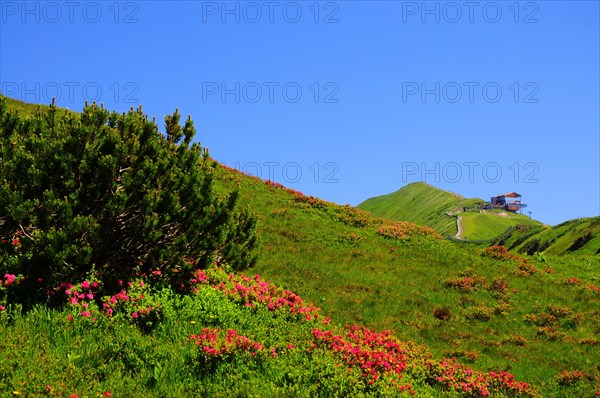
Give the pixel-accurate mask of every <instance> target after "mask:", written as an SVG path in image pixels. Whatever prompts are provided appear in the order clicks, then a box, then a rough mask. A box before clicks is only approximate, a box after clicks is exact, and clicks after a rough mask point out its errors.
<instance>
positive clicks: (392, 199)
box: [358, 182, 483, 236]
mask: <svg viewBox="0 0 600 398" xmlns="http://www.w3.org/2000/svg"><path fill="white" fill-rule="evenodd" d="M473 200H474V201H479V202H483V200H480V199H473ZM473 200H470V199H469V200H468V201H469V202H465V201H466V200H465V198H463V197H462V196H460V195H457V194H454V193H452V192H448V191H444V190H441V189H438V188H435V187H433V186H431V185H429V184H426V183H424V182H414V183H412V184H408V185H406V186H405V187H402V188H401V189H399V190H398V191H396V192H392V193H390V194H387V195H382V196H377V197H374V198H371V199H367V200H365V201H364V202H362V203H361V204H359V205H358V208H359V209H362V210H366V211H369V212H371V214H373V215H374V216H375V217H383V218H388V219H391V220H399V221H410V222H413V223H415V224H418V225H426V226H428V227H431V228H434V229H436V230H437V231H438V232H439V233H440V234H442V235H443V236H449V235H455V234H456V219H454V218H453V217H450V216H447V215H446V214H445V213H446V212H451V211H455V210H458V209H460V208H462V206H463V203H464V206H467V205H468V204H470V203H471V202H472V201H473ZM467 203H468V204H467Z"/></svg>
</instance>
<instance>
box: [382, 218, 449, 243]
mask: <svg viewBox="0 0 600 398" xmlns="http://www.w3.org/2000/svg"><path fill="white" fill-rule="evenodd" d="M377 234H378V235H381V236H383V237H386V238H390V239H399V240H409V239H412V238H416V237H426V238H434V239H442V236H441V235H440V234H438V233H437V232H436V231H435V230H434V229H433V228H430V227H423V226H420V225H417V224H413V223H411V222H408V221H401V222H398V223H395V224H393V225H382V226H381V227H379V229H378V230H377Z"/></svg>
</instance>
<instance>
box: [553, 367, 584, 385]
mask: <svg viewBox="0 0 600 398" xmlns="http://www.w3.org/2000/svg"><path fill="white" fill-rule="evenodd" d="M592 379H593V377H592V376H591V375H589V374H587V373H584V372H581V371H579V370H571V371H567V370H563V371H562V373H559V374H558V375H556V382H557V383H558V385H559V386H571V385H573V384H577V383H579V382H581V381H584V380H592Z"/></svg>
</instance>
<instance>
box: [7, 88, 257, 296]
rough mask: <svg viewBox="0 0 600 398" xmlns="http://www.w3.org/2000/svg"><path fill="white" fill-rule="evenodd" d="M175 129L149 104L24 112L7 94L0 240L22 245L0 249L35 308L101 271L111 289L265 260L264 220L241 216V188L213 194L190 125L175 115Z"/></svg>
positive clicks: (171, 119)
mask: <svg viewBox="0 0 600 398" xmlns="http://www.w3.org/2000/svg"><path fill="white" fill-rule="evenodd" d="M165 130H166V133H165V134H162V133H160V132H159V130H158V126H157V124H156V123H155V122H154V121H150V120H148V117H147V116H146V115H144V114H143V113H142V109H141V107H140V108H139V109H137V110H134V109H133V108H132V109H131V110H130V111H129V112H127V113H123V114H119V113H116V112H109V111H107V110H105V109H104V107H103V106H97V105H96V104H93V105H89V104H87V103H86V105H85V107H84V109H83V112H82V113H75V112H70V111H66V110H62V109H58V108H57V107H56V106H55V105H54V103H53V104H52V105H51V106H50V107H43V108H40V110H39V111H38V113H37V114H35V115H19V114H18V113H17V112H10V111H9V110H8V107H7V104H6V100H5V99H3V98H0V238H1V239H2V240H3V241H5V242H13V241H14V240H15V239H18V242H19V245H18V246H16V245H10V244H5V245H3V246H1V247H2V248H3V250H0V275H4V274H5V273H10V274H17V275H23V276H24V277H25V279H24V280H23V281H22V282H21V283H23V284H25V285H26V286H24V287H25V289H20V290H21V291H24V292H28V293H27V297H26V298H25V297H24V298H23V299H24V300H25V301H29V302H32V301H36V300H40V299H43V298H44V297H47V296H48V292H49V291H50V290H51V289H53V288H54V287H56V286H58V285H59V284H60V283H61V282H63V281H68V280H76V279H77V278H78V277H80V276H82V275H86V274H88V273H89V272H90V271H92V270H93V271H94V272H96V274H97V276H98V278H99V279H100V280H102V281H105V282H106V283H115V282H114V281H116V280H118V279H119V278H123V279H126V278H128V277H129V276H131V275H132V274H134V273H138V274H139V273H147V272H154V273H155V274H160V275H161V276H162V277H163V278H164V280H166V281H170V282H171V283H179V282H178V280H180V279H181V278H182V277H184V275H185V274H186V273H187V272H188V271H190V270H191V269H193V268H198V267H200V268H204V267H206V266H208V265H209V264H211V263H212V262H217V263H219V264H229V266H231V268H233V269H242V268H244V267H250V266H252V265H253V264H254V263H255V261H256V257H255V256H254V255H253V254H252V250H253V249H254V247H255V245H256V238H255V234H254V231H255V226H256V220H255V217H254V216H253V215H252V214H250V213H249V212H248V211H246V210H244V211H237V210H236V200H237V197H238V194H237V192H234V193H232V194H230V195H229V196H225V197H222V196H219V195H217V194H216V193H215V192H214V190H213V170H214V167H215V162H214V161H213V160H212V159H211V158H210V157H209V156H208V152H207V150H206V149H203V148H202V147H201V146H200V144H198V143H192V139H193V137H194V134H195V128H194V124H193V122H192V120H191V118H188V119H187V120H186V122H185V124H184V125H183V126H182V125H181V124H180V115H179V112H178V111H175V113H174V114H173V115H169V116H166V117H165ZM157 271H160V272H157ZM111 281H112V282H111Z"/></svg>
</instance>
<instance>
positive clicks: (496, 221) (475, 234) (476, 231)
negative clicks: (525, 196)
mask: <svg viewBox="0 0 600 398" xmlns="http://www.w3.org/2000/svg"><path fill="white" fill-rule="evenodd" d="M459 216H460V217H462V224H463V238H464V239H468V240H491V239H494V238H496V237H497V236H498V235H499V233H500V232H501V231H502V232H503V231H506V230H507V229H508V228H510V227H515V226H517V225H541V224H540V223H539V222H537V221H535V220H532V219H530V218H529V217H527V216H525V215H523V214H515V213H511V212H506V211H497V210H484V211H483V212H481V213H476V212H465V213H460V214H459Z"/></svg>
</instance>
